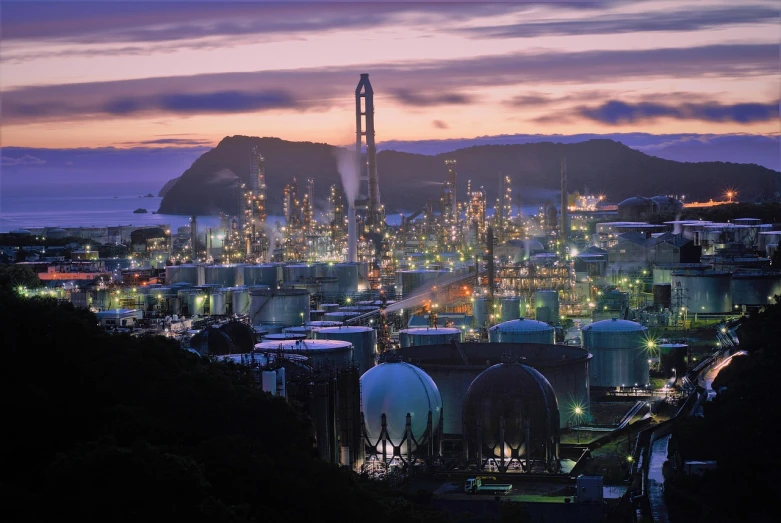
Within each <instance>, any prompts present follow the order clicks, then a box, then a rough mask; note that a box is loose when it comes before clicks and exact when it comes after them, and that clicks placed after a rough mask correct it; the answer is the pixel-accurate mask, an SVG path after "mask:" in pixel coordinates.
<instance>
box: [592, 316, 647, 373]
mask: <svg viewBox="0 0 781 523" xmlns="http://www.w3.org/2000/svg"><path fill="white" fill-rule="evenodd" d="M581 333H582V336H583V348H584V349H586V350H588V351H589V352H590V353H591V355H592V356H593V358H592V359H591V362H590V363H589V379H590V382H591V386H592V387H632V386H635V384H637V386H645V385H646V384H648V383H649V365H648V359H649V357H650V355H649V351H648V329H647V328H645V327H643V326H642V325H640V324H639V323H635V322H633V321H627V320H619V319H616V318H613V319H611V320H603V321H598V322H596V323H591V324H589V325H586V326H585V327H583V329H582V330H581Z"/></svg>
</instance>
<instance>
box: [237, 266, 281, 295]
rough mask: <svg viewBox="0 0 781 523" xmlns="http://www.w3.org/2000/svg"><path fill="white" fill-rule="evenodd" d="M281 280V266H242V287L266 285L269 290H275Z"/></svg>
mask: <svg viewBox="0 0 781 523" xmlns="http://www.w3.org/2000/svg"><path fill="white" fill-rule="evenodd" d="M282 279H283V277H282V265H276V264H271V263H267V264H262V265H245V266H244V283H243V285H247V286H249V285H267V286H268V287H269V288H270V289H276V288H277V286H278V285H279V282H281V281H282Z"/></svg>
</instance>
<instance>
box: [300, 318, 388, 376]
mask: <svg viewBox="0 0 781 523" xmlns="http://www.w3.org/2000/svg"><path fill="white" fill-rule="evenodd" d="M314 337H315V339H318V340H321V339H322V340H341V341H347V342H350V343H351V344H352V346H353V358H354V359H355V363H356V364H357V365H358V370H359V371H360V373H361V374H363V373H364V372H366V371H367V370H369V369H370V368H372V367H373V366H374V360H375V356H376V355H377V331H375V330H374V329H372V328H371V327H357V326H356V327H345V326H341V327H325V328H319V329H316V330H315V331H314Z"/></svg>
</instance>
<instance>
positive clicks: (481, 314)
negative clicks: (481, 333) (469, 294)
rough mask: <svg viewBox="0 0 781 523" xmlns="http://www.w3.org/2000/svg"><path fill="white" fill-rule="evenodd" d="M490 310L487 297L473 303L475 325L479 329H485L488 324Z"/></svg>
mask: <svg viewBox="0 0 781 523" xmlns="http://www.w3.org/2000/svg"><path fill="white" fill-rule="evenodd" d="M488 309H489V305H488V298H486V297H485V296H480V297H479V298H475V301H474V302H472V314H473V315H474V317H475V325H476V326H477V327H484V326H485V325H487V324H488V320H489V315H490V313H489V311H488Z"/></svg>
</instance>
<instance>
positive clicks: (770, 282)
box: [732, 272, 781, 306]
mask: <svg viewBox="0 0 781 523" xmlns="http://www.w3.org/2000/svg"><path fill="white" fill-rule="evenodd" d="M777 294H781V273H779V272H746V273H741V272H736V273H733V274H732V303H733V306H734V305H738V306H740V305H748V306H752V305H753V306H758V305H767V304H768V303H774V301H773V297H774V296H775V295H777Z"/></svg>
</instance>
